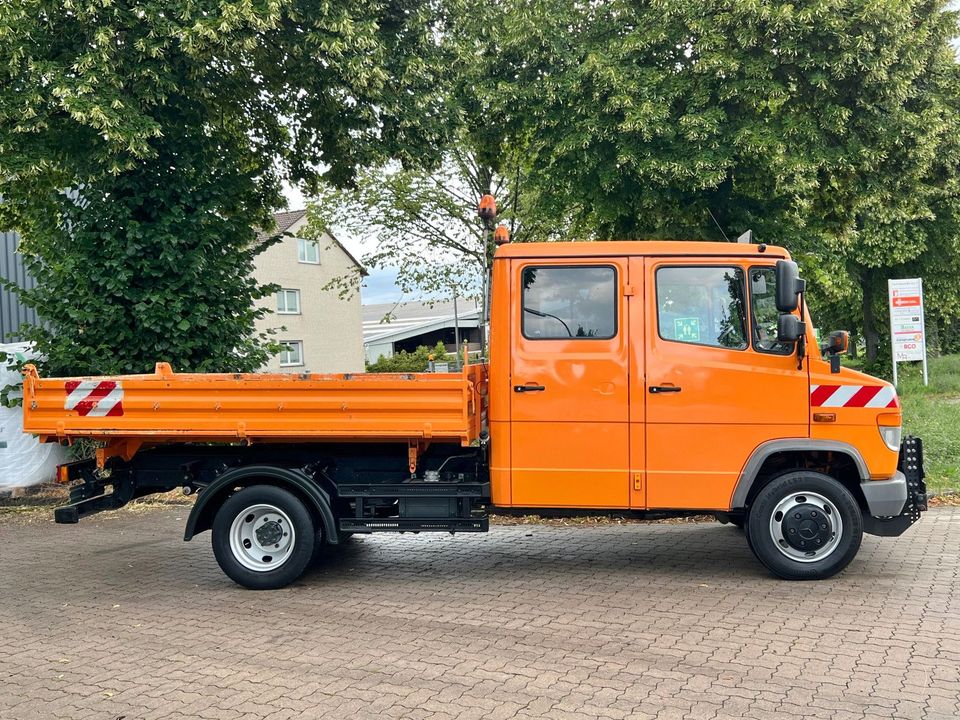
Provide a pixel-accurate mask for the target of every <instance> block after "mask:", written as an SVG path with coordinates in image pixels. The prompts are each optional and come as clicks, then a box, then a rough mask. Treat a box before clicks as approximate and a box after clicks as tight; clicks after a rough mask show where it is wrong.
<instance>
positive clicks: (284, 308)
mask: <svg viewBox="0 0 960 720" xmlns="http://www.w3.org/2000/svg"><path fill="white" fill-rule="evenodd" d="M277 314H278V315H299V314H300V291H299V290H287V289H286V288H284V289H283V290H281V291H280V292H278V293H277Z"/></svg>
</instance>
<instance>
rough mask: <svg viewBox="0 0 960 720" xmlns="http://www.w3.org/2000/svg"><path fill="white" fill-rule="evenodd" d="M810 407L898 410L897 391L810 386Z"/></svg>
mask: <svg viewBox="0 0 960 720" xmlns="http://www.w3.org/2000/svg"><path fill="white" fill-rule="evenodd" d="M810 405H811V407H866V408H898V407H900V400H899V399H898V398H897V391H896V390H894V389H893V388H892V387H890V386H889V385H811V386H810Z"/></svg>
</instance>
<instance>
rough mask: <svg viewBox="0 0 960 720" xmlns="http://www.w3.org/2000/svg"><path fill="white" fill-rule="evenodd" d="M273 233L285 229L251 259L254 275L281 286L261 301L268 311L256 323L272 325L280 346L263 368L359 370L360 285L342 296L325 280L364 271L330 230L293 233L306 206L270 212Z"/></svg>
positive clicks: (303, 221)
mask: <svg viewBox="0 0 960 720" xmlns="http://www.w3.org/2000/svg"><path fill="white" fill-rule="evenodd" d="M274 217H275V219H276V222H277V231H279V232H282V233H288V235H286V236H284V237H283V238H282V239H281V240H280V241H279V242H277V243H276V244H274V245H272V246H271V247H269V248H267V249H266V250H265V251H264V252H262V253H261V254H260V255H258V256H257V258H256V260H255V269H254V278H255V279H256V280H257V281H258V282H260V283H264V284H266V283H271V284H276V285H279V286H280V289H279V290H278V291H277V293H276V295H274V296H272V297H270V298H268V299H264V300H262V301H261V303H260V304H261V305H262V306H264V307H267V308H269V309H270V310H271V311H272V312H271V313H270V314H269V315H267V316H266V317H264V318H262V319H261V320H258V321H257V327H258V329H259V330H261V331H264V330H268V329H276V330H277V334H276V335H275V336H274V337H275V339H277V340H279V341H281V342H282V343H283V344H284V350H283V352H281V353H280V354H279V355H277V356H275V357H273V358H271V360H270V361H269V362H268V364H267V365H266V367H264V368H263V369H264V370H265V371H270V372H293V373H299V372H315V373H338V372H362V371H363V369H364V364H363V359H364V355H363V322H362V320H361V306H360V290H359V287H358V288H357V290H356V291H355V292H353V293H352V295H350V297H346V298H342V297H341V296H340V292H339V290H338V289H337V288H328V287H327V286H328V284H329V283H331V281H334V280H336V279H337V278H345V277H350V276H351V275H353V276H356V275H357V273H359V274H360V275H365V274H366V271H364V269H363V268H362V267H361V266H360V263H358V262H357V260H356V259H355V258H354V257H353V256H352V255H351V254H350V253H349V252H348V251H347V249H346V248H345V247H344V246H343V245H342V244H341V243H340V241H339V240H337V239H336V238H335V237H334V236H333V235H332V234H330V233H329V232H325V233H324V234H323V237H322V238H321V239H320V240H319V241H315V240H307V239H305V238H301V237H297V233H298V231H300V230H301V229H303V228H304V227H305V226H306V223H307V213H306V210H295V211H292V212H285V213H279V214H277V215H275V216H274Z"/></svg>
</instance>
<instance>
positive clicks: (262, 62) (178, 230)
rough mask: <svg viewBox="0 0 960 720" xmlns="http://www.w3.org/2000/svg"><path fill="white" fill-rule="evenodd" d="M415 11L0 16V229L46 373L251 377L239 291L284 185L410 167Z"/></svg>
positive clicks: (341, 8)
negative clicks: (171, 369) (167, 367)
mask: <svg viewBox="0 0 960 720" xmlns="http://www.w3.org/2000/svg"><path fill="white" fill-rule="evenodd" d="M435 11H436V8H433V7H432V6H431V5H430V4H429V3H428V2H421V1H420V0H385V1H383V2H373V3H362V4H356V3H351V2H348V1H347V0H335V1H334V2H329V1H327V0H255V1H254V2H250V1H249V0H200V1H199V2H193V3H180V2H176V3H173V2H168V1H166V0H150V1H148V2H142V3H136V4H129V3H113V2H104V1H101V0H10V1H9V2H5V3H3V4H0V196H2V198H3V203H2V205H0V224H2V225H4V226H6V227H12V228H14V229H17V230H19V231H20V232H21V234H22V235H23V244H22V249H23V251H24V254H25V257H26V259H27V264H28V267H29V269H30V271H31V272H32V273H33V274H34V276H35V277H36V278H37V280H38V288H37V289H36V290H32V291H29V292H26V293H24V296H23V297H24V299H25V301H26V303H27V304H28V305H30V306H32V307H34V308H35V309H36V310H37V311H38V312H39V315H40V318H41V324H40V325H38V326H35V327H30V328H27V332H26V335H27V337H29V338H30V339H32V340H34V341H36V342H37V344H38V347H39V349H40V350H41V351H42V352H43V353H44V354H45V355H46V357H47V361H46V362H47V368H46V369H47V370H48V371H50V372H54V373H96V372H141V371H146V370H149V369H150V368H151V367H152V366H153V363H154V362H155V361H157V360H168V361H170V362H172V363H173V364H174V365H175V367H177V368H178V369H181V370H244V369H247V370H249V369H255V368H257V367H259V366H260V365H261V364H262V362H263V360H264V359H265V357H266V353H267V352H268V351H269V350H270V349H271V348H270V345H269V342H268V338H265V337H263V336H260V335H258V334H257V333H256V332H255V330H254V320H255V319H256V317H257V315H258V313H259V312H260V311H256V310H254V309H253V303H254V301H255V300H256V299H258V298H260V297H263V296H264V294H265V293H267V292H269V291H270V290H271V288H269V287H260V286H258V285H257V284H256V283H255V282H253V281H252V280H251V278H250V270H251V267H252V261H253V258H254V257H255V255H256V253H257V252H259V251H260V250H261V249H262V248H263V246H264V245H263V243H262V242H259V241H258V240H257V236H256V233H255V230H254V229H255V228H266V229H269V227H270V225H271V222H272V220H271V211H272V210H273V209H275V208H277V207H279V206H280V205H281V203H282V200H281V196H280V188H281V180H282V178H283V177H286V178H288V179H289V180H291V181H292V182H297V183H302V184H304V185H305V186H307V187H312V186H315V185H316V183H317V182H318V179H319V177H320V175H321V174H323V173H326V174H327V176H328V177H329V178H330V179H331V180H332V181H333V182H337V183H344V182H349V181H350V179H351V178H352V176H353V172H354V168H355V167H356V166H357V165H358V164H373V163H376V162H382V160H383V158H384V157H386V156H396V157H399V158H401V159H405V158H409V157H411V156H412V155H414V154H417V155H421V154H427V150H429V148H432V147H434V146H436V145H437V144H438V143H437V142H435V141H434V139H433V136H432V134H431V133H433V132H434V130H435V129H436V128H439V127H441V126H440V125H439V124H438V123H435V122H434V121H433V119H432V118H434V117H435V116H438V112H437V111H436V108H435V107H434V105H435V104H436V101H435V100H434V99H432V95H431V93H430V92H429V88H430V87H431V86H432V85H433V82H434V81H433V78H432V70H431V64H430V62H429V59H430V57H431V52H432V48H433V47H434V46H435V44H436V43H435V35H434V28H433V22H434V16H435Z"/></svg>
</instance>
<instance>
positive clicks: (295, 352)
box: [280, 340, 303, 367]
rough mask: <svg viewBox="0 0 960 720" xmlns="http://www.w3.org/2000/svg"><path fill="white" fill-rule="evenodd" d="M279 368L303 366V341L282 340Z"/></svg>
mask: <svg viewBox="0 0 960 720" xmlns="http://www.w3.org/2000/svg"><path fill="white" fill-rule="evenodd" d="M280 344H281V345H283V350H281V351H280V367H296V366H298V365H303V340H283V341H281V343H280Z"/></svg>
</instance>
